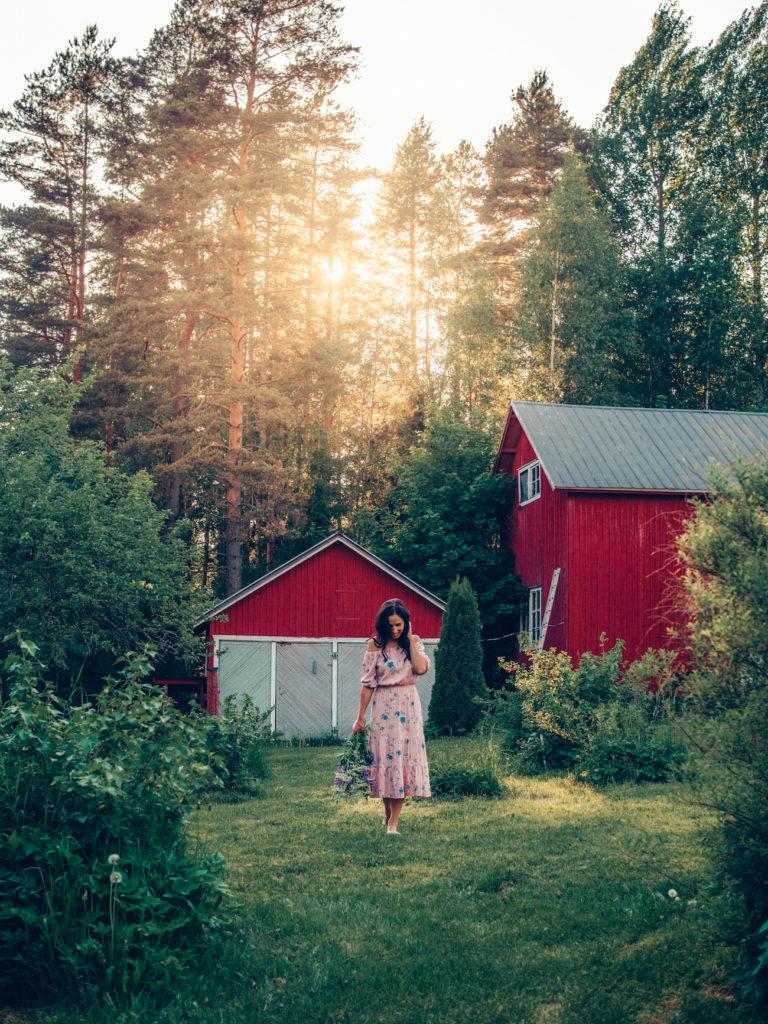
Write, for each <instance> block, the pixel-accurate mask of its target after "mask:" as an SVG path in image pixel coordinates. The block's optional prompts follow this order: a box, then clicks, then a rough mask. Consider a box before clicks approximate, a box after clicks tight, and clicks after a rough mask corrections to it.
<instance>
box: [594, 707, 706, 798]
mask: <svg viewBox="0 0 768 1024" xmlns="http://www.w3.org/2000/svg"><path fill="white" fill-rule="evenodd" d="M646 713H647V711H646V708H645V707H644V706H642V705H640V706H638V705H629V706H626V705H625V706H623V705H622V704H620V703H619V702H617V701H615V702H613V703H611V704H608V705H606V706H605V707H604V708H600V709H599V711H598V712H597V714H596V716H595V731H594V732H593V733H592V735H591V736H590V737H589V740H588V741H587V743H586V744H585V745H584V747H583V749H582V750H581V751H580V752H579V756H578V760H577V764H578V774H579V777H580V778H581V779H582V780H583V781H585V782H592V783H595V784H596V785H605V784H607V783H614V782H668V781H669V780H671V779H674V778H679V776H680V774H681V772H682V768H683V765H684V764H685V762H686V760H687V756H688V755H687V751H686V749H685V746H684V745H683V744H682V743H681V742H680V740H679V739H678V738H677V737H676V735H675V734H674V732H673V730H672V727H671V726H665V727H662V726H655V727H649V725H648V721H647V717H646Z"/></svg>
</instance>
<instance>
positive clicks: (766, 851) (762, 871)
mask: <svg viewBox="0 0 768 1024" xmlns="http://www.w3.org/2000/svg"><path fill="white" fill-rule="evenodd" d="M710 491H711V493H710V500H709V501H708V502H700V503H698V507H697V510H696V514H695V515H694V516H693V517H692V518H691V519H690V521H689V522H688V524H687V526H686V529H685V531H684V532H683V533H682V534H681V537H680V545H679V554H680V558H681V561H682V563H683V566H684V568H685V575H684V589H685V597H686V611H687V617H688V621H689V623H690V629H689V639H690V659H691V663H692V669H693V670H692V673H691V676H690V680H689V683H688V689H689V690H690V692H691V695H692V699H693V701H694V702H695V705H696V708H697V709H698V711H699V712H700V714H701V716H702V718H703V721H704V728H703V732H704V738H703V742H702V743H701V744H700V746H701V751H702V755H703V756H702V766H703V768H704V769H705V772H706V774H705V776H704V779H703V786H704V792H703V793H702V798H703V800H704V801H705V802H706V803H707V805H709V806H713V805H714V806H715V807H716V808H717V809H718V810H719V812H720V822H721V836H722V842H721V844H720V848H719V850H718V863H719V871H720V876H721V882H722V883H723V885H724V886H725V887H726V888H727V889H728V890H729V891H731V892H734V893H735V894H737V895H738V896H739V897H740V900H739V902H740V905H741V907H742V911H743V933H742V935H741V936H739V939H740V940H741V941H742V945H743V947H744V948H745V950H746V951H747V955H748V957H749V961H750V966H749V969H748V971H747V974H746V976H745V980H746V989H747V991H748V992H749V994H750V995H751V996H752V997H754V998H756V999H759V1000H761V1001H762V1002H763V1004H765V1003H768V955H767V954H768V949H767V948H766V931H767V929H766V921H768V459H766V458H765V457H763V458H761V459H756V460H755V461H754V462H749V463H747V462H741V461H739V460H737V459H735V460H733V461H732V462H731V465H730V471H729V473H728V474H727V475H726V474H725V473H724V472H715V473H712V474H711V476H710Z"/></svg>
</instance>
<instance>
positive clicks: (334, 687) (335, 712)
mask: <svg viewBox="0 0 768 1024" xmlns="http://www.w3.org/2000/svg"><path fill="white" fill-rule="evenodd" d="M338 728H339V641H338V640H334V641H333V642H332V644H331V729H332V730H333V731H334V732H337V731H338Z"/></svg>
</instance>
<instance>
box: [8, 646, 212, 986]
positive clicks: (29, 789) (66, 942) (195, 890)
mask: <svg viewBox="0 0 768 1024" xmlns="http://www.w3.org/2000/svg"><path fill="white" fill-rule="evenodd" d="M10 639H12V638H11V637H6V640H10ZM16 640H17V645H18V647H19V648H20V650H21V653H18V652H17V651H16V650H11V651H10V653H9V654H8V655H7V657H6V658H5V661H4V663H3V668H2V679H3V683H4V686H5V691H6V694H7V697H6V699H5V701H4V703H3V704H2V705H1V706H0V846H1V847H2V848H3V851H4V853H3V859H2V864H0V958H1V959H2V962H3V978H2V986H3V996H4V998H6V999H8V998H10V997H11V996H13V997H14V998H15V999H18V998H32V997H43V998H47V997H51V996H54V995H55V996H56V997H58V998H70V999H72V998H77V997H79V996H83V995H85V994H86V993H92V994H95V993H105V992H108V993H110V995H111V997H112V998H113V999H114V1000H118V1001H121V1000H123V999H127V998H133V997H134V996H137V995H139V994H141V993H150V994H151V996H152V997H153V998H157V999H159V1000H162V998H163V997H164V996H167V995H168V994H169V991H170V988H171V986H172V985H173V984H175V983H176V981H177V979H178V975H179V973H180V972H183V971H184V970H185V969H186V968H189V967H192V966H193V965H196V964H197V963H199V959H200V956H201V952H202V951H203V950H204V948H205V940H206V937H207V936H209V935H210V934H211V933H212V932H214V931H215V930H217V929H219V928H220V927H221V925H222V923H223V922H222V919H221V918H220V916H219V913H220V907H221V903H222V900H223V898H224V896H225V894H226V889H225V886H224V883H223V881H222V875H223V869H224V862H223V860H222V858H221V857H220V856H219V855H218V854H206V855H204V856H199V855H195V854H194V853H193V852H192V851H191V850H190V848H189V841H188V839H187V836H186V834H185V829H184V820H185V812H186V811H187V809H188V808H189V807H190V806H191V805H192V804H193V803H194V802H195V800H197V799H198V798H199V797H200V796H201V795H202V794H203V793H204V791H205V790H206V789H207V787H208V786H209V785H211V784H212V783H213V782H215V778H216V776H215V774H214V771H213V766H212V761H211V757H210V755H209V753H208V750H207V747H206V736H205V730H204V728H201V723H200V722H199V721H198V720H197V719H196V718H195V716H185V715H183V714H181V713H179V712H177V711H175V710H174V709H173V707H172V706H171V705H170V703H169V701H168V700H167V698H165V696H164V695H163V693H162V691H161V690H160V689H159V688H157V687H154V686H149V685H147V684H145V683H143V682H142V681H141V680H142V677H143V676H146V675H147V674H148V672H149V671H150V661H149V656H148V655H142V656H138V655H131V656H130V657H129V658H128V659H126V663H125V666H124V667H123V669H122V671H121V673H120V675H119V677H116V678H108V679H107V680H106V686H105V687H104V689H103V690H102V692H101V693H100V694H98V696H97V697H96V698H94V700H93V702H86V703H83V704H80V705H79V706H71V705H68V704H67V703H66V702H65V701H63V700H62V699H61V698H59V697H57V696H56V694H55V693H54V691H53V688H52V687H51V686H50V684H45V683H44V682H43V681H42V679H41V671H40V664H39V662H38V661H37V653H38V651H37V647H36V645H35V644H33V643H31V642H30V641H28V640H25V639H23V638H22V637H20V636H19V634H18V633H17V634H16Z"/></svg>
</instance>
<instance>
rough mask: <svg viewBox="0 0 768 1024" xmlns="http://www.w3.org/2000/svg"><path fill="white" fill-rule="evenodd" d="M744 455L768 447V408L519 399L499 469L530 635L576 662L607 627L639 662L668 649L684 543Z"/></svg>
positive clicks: (512, 412)
mask: <svg viewBox="0 0 768 1024" xmlns="http://www.w3.org/2000/svg"><path fill="white" fill-rule="evenodd" d="M735 453H739V454H740V455H742V456H744V457H746V458H748V459H751V458H753V457H755V456H756V455H758V454H766V453H768V414H765V413H743V412H705V411H698V410H683V409H634V408H621V407H612V408H609V407H600V406H579V405H550V404H545V403H539V402H512V404H511V407H510V410H509V415H508V417H507V422H506V426H505V428H504V433H503V436H502V439H501V443H500V445H499V451H498V455H497V457H496V463H495V466H494V471H495V472H498V473H505V474H508V475H509V476H510V477H512V478H513V479H514V487H513V488H512V492H513V495H514V497H513V503H512V507H511V510H510V514H509V517H508V520H507V527H508V529H507V536H506V543H507V544H508V545H509V547H510V548H511V550H512V551H513V552H514V555H515V560H516V568H517V572H518V574H519V575H520V578H521V580H522V582H523V584H524V585H525V586H526V587H527V588H528V593H529V597H528V612H527V615H526V616H525V617H524V618H525V621H524V622H523V623H521V630H524V631H526V632H527V633H528V635H529V637H530V639H531V640H532V641H533V642H534V643H537V644H538V645H539V646H540V647H545V646H546V647H557V648H558V649H560V650H564V651H567V652H568V653H569V654H570V655H571V657H572V658H574V659H578V657H579V656H580V655H581V654H582V653H583V652H585V651H594V652H597V651H599V649H600V634H601V633H606V634H607V637H608V643H609V645H611V644H613V643H614V642H615V641H616V640H618V639H623V640H624V641H625V655H626V657H628V658H631V659H634V658H636V657H639V656H640V655H641V654H642V653H643V652H644V651H645V650H646V649H647V648H648V647H664V646H668V645H669V638H668V627H669V626H672V625H677V624H678V622H679V615H678V614H677V613H676V611H675V607H674V602H673V601H672V600H671V599H670V589H669V587H668V584H669V583H670V581H671V578H672V576H673V575H674V573H675V564H676V563H675V556H674V544H675V538H676V536H677V534H678V532H679V531H680V528H681V526H682V524H683V522H684V520H685V519H686V517H687V516H689V515H690V514H691V505H690V502H689V499H690V498H691V497H692V496H695V495H705V494H706V493H707V492H708V482H707V473H708V469H709V464H710V463H711V462H716V463H719V464H720V465H727V464H728V462H729V460H731V459H732V458H733V457H734V454H735Z"/></svg>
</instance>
